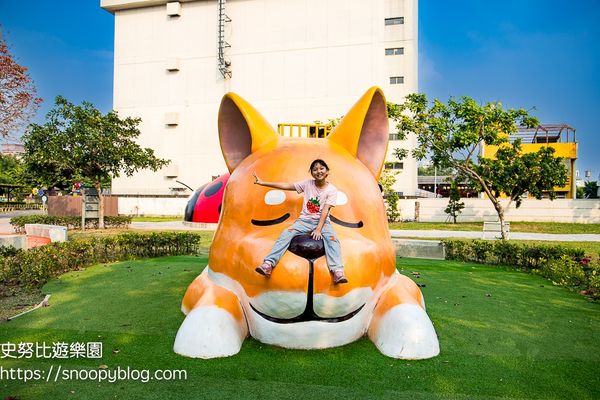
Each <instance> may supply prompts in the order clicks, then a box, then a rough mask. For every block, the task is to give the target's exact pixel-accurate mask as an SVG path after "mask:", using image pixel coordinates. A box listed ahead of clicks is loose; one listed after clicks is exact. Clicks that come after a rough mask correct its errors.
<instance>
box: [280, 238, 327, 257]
mask: <svg viewBox="0 0 600 400" xmlns="http://www.w3.org/2000/svg"><path fill="white" fill-rule="evenodd" d="M288 250H289V251H291V252H292V253H294V254H295V255H297V256H300V257H303V258H306V259H307V260H314V259H317V258H319V257H321V256H323V255H325V245H324V244H323V239H320V240H315V239H313V238H312V237H311V236H310V234H303V235H298V236H295V237H294V238H293V239H292V241H291V243H290V246H289V247H288Z"/></svg>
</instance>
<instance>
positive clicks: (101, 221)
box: [96, 183, 104, 229]
mask: <svg viewBox="0 0 600 400" xmlns="http://www.w3.org/2000/svg"><path fill="white" fill-rule="evenodd" d="M96 190H97V191H98V229H104V196H103V195H102V185H101V184H100V183H96Z"/></svg>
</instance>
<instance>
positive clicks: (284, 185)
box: [252, 172, 296, 190]
mask: <svg viewBox="0 0 600 400" xmlns="http://www.w3.org/2000/svg"><path fill="white" fill-rule="evenodd" d="M252 175H254V184H255V185H260V186H266V187H270V188H273V189H281V190H296V187H295V186H294V184H293V183H288V182H265V181H261V180H260V179H259V178H258V176H257V175H256V172H254V173H253V174H252Z"/></svg>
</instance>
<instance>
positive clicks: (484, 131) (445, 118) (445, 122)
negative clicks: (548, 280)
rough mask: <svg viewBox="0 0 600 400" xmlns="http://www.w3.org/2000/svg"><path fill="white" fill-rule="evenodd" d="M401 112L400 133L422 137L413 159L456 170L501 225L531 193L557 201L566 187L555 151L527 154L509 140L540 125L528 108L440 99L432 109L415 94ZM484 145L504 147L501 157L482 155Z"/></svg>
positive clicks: (408, 98) (562, 169) (499, 152)
mask: <svg viewBox="0 0 600 400" xmlns="http://www.w3.org/2000/svg"><path fill="white" fill-rule="evenodd" d="M396 111H397V113H396V118H397V119H396V120H397V122H398V125H397V126H398V130H399V131H400V132H404V133H409V132H412V133H414V134H415V135H416V137H417V142H418V145H417V147H416V148H415V149H414V150H413V156H414V157H415V158H417V159H418V160H422V159H424V158H425V157H426V156H428V157H430V158H431V160H432V161H433V163H434V165H437V166H439V167H441V168H452V169H454V170H456V171H457V174H458V175H457V177H456V179H457V180H459V181H461V182H467V183H468V184H469V185H470V186H471V187H473V188H476V189H478V190H480V191H483V192H485V193H486V195H487V196H488V198H489V199H490V201H492V203H493V205H494V208H495V209H496V212H497V213H498V217H499V219H500V222H501V223H503V222H504V212H505V210H506V209H508V207H510V203H511V202H512V201H516V206H517V207H518V206H519V205H520V204H521V196H522V195H523V194H524V193H525V192H529V193H531V194H533V195H534V196H536V197H541V195H542V192H546V193H549V194H550V198H553V197H554V192H553V189H554V187H555V186H562V185H564V183H565V182H566V179H567V171H566V167H565V166H564V165H563V164H562V162H561V159H560V158H554V157H553V152H554V150H553V149H551V148H550V147H543V148H542V149H541V150H539V151H538V152H537V153H530V154H523V153H522V151H521V147H520V143H519V142H518V141H517V142H516V143H513V144H512V145H511V144H510V143H509V139H508V135H510V134H512V133H515V132H517V126H519V125H520V126H525V127H534V126H536V125H538V124H539V122H538V120H537V119H536V118H535V117H532V116H530V115H529V113H528V112H527V111H526V110H524V109H518V110H517V109H506V110H505V109H504V108H503V107H502V104H501V103H499V102H490V103H487V104H484V105H479V104H477V102H475V100H473V99H471V98H469V97H462V98H460V99H455V98H450V100H448V103H447V104H445V103H443V102H441V101H439V100H434V101H433V102H432V104H431V105H430V103H429V101H428V100H427V97H426V96H425V95H424V94H418V93H414V94H409V95H408V96H406V101H405V102H404V103H403V104H401V105H398V108H397V110H396ZM483 145H493V146H500V148H499V150H498V154H497V156H496V158H494V159H492V158H483V157H480V156H478V154H479V150H480V149H481V146H483ZM502 193H504V194H506V195H507V196H508V197H509V198H510V201H509V203H508V205H506V206H503V205H502V204H501V203H500V201H499V199H498V197H499V196H500V194H502ZM502 226H503V224H502ZM502 237H503V238H505V237H506V232H505V231H504V229H503V231H502Z"/></svg>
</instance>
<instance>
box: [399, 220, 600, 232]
mask: <svg viewBox="0 0 600 400" xmlns="http://www.w3.org/2000/svg"><path fill="white" fill-rule="evenodd" d="M389 226H390V229H405V230H442V231H481V230H482V229H483V222H459V223H457V224H452V223H444V222H392V223H390V224H389ZM510 230H511V231H512V232H530V233H554V234H570V233H576V234H579V233H592V234H600V224H574V223H563V222H528V221H514V222H512V221H511V223H510Z"/></svg>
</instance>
